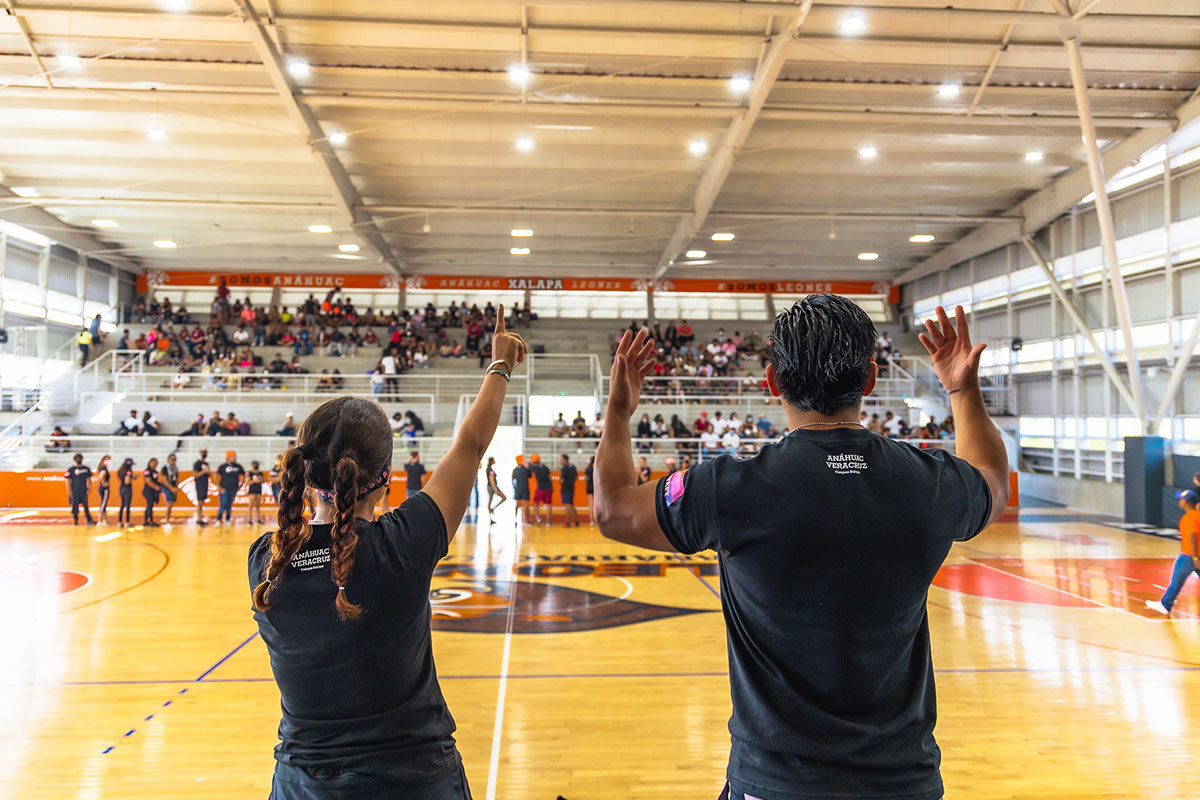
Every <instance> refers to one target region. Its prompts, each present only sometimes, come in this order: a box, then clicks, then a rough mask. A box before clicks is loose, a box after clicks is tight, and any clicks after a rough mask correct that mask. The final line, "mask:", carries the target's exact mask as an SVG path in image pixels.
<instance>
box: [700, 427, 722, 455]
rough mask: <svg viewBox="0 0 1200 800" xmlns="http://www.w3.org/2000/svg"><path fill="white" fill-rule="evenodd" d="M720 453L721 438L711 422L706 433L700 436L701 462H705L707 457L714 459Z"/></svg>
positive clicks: (705, 430)
mask: <svg viewBox="0 0 1200 800" xmlns="http://www.w3.org/2000/svg"><path fill="white" fill-rule="evenodd" d="M719 452H721V437H720V436H717V432H716V429H714V428H713V425H712V423H711V422H710V423H708V427H707V428H705V429H704V433H702V434H700V460H701V461H703V460H704V457H705V456H708V457H709V458H712V457H713V456H715V455H717V454H718V453H719Z"/></svg>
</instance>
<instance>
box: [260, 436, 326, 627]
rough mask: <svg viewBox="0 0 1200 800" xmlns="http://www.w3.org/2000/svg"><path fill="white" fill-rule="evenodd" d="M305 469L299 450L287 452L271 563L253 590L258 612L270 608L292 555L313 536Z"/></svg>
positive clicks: (281, 481) (272, 544) (293, 449)
mask: <svg viewBox="0 0 1200 800" xmlns="http://www.w3.org/2000/svg"><path fill="white" fill-rule="evenodd" d="M304 470H305V464H304V456H303V454H302V453H301V452H300V449H299V448H296V447H293V448H291V449H290V450H288V451H287V454H286V455H285V456H284V457H283V475H282V476H280V484H281V492H280V495H279V512H278V514H277V515H276V517H275V519H276V526H277V527H276V530H275V533H273V534H272V535H271V560H270V561H269V562H268V563H267V566H266V569H264V570H263V580H262V583H260V584H258V586H256V587H255V588H254V607H255V608H256V609H258V610H259V611H266V610H267V609H269V608H270V605H268V604H267V597H268V595H269V594H270V593H271V587H272V586H273V585H274V584H275V583H276V582H277V581H278V580H279V578H280V576H281V575H282V574H283V568H284V567H286V566H287V565H288V564H289V563H290V562H291V560H292V556H294V555H296V553H297V552H298V551H299V550H300V548H301V547H303V546H304V543H305V542H307V541H308V537H309V536H310V535H312V528H311V527H309V524H308V520H306V519H305V518H304V485H305V484H304Z"/></svg>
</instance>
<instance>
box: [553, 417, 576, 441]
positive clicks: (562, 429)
mask: <svg viewBox="0 0 1200 800" xmlns="http://www.w3.org/2000/svg"><path fill="white" fill-rule="evenodd" d="M570 431H571V429H570V426H568V425H567V421H566V420H565V419H563V415H562V414H561V413H560V414H559V415H558V418H557V419H555V420H554V422H552V423H550V438H551V439H562V438H563V437H565V436H566V435H567V434H568V433H570Z"/></svg>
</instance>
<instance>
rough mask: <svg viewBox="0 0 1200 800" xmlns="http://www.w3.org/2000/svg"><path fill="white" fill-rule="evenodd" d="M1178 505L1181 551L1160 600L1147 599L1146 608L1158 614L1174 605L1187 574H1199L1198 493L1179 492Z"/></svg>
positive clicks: (1167, 610)
mask: <svg viewBox="0 0 1200 800" xmlns="http://www.w3.org/2000/svg"><path fill="white" fill-rule="evenodd" d="M1179 507H1180V508H1182V509H1183V519H1181V520H1179V534H1180V542H1179V543H1180V547H1181V548H1182V550H1183V552H1182V553H1180V554H1179V556H1178V557H1176V559H1175V566H1174V568H1173V569H1172V570H1171V584H1170V585H1169V586H1167V591H1166V592H1164V593H1163V596H1162V600H1147V601H1146V608H1149V609H1151V610H1152V611H1157V612H1158V613H1160V614H1170V613H1171V607H1172V606H1174V605H1175V598H1176V596H1178V594H1179V590H1180V589H1182V588H1183V584H1184V581H1186V580H1187V579H1188V575H1190V574H1192V573H1193V572H1195V573H1196V574H1197V575H1200V547H1198V545H1200V542H1198V541H1197V540H1198V539H1200V495H1198V494H1196V493H1195V492H1193V491H1192V490H1190V489H1189V490H1187V491H1184V492H1180V493H1179Z"/></svg>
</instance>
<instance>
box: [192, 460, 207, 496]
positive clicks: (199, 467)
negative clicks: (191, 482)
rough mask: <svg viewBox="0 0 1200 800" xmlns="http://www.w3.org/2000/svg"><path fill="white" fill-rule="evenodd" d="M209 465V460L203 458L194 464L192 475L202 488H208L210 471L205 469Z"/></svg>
mask: <svg viewBox="0 0 1200 800" xmlns="http://www.w3.org/2000/svg"><path fill="white" fill-rule="evenodd" d="M207 467H208V462H207V461H205V460H203V459H197V461H196V463H194V464H192V475H193V477H194V478H195V479H196V485H197V486H199V487H202V488H205V489H207V488H208V473H207V472H205V471H204V470H205V469H206V468H207Z"/></svg>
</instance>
